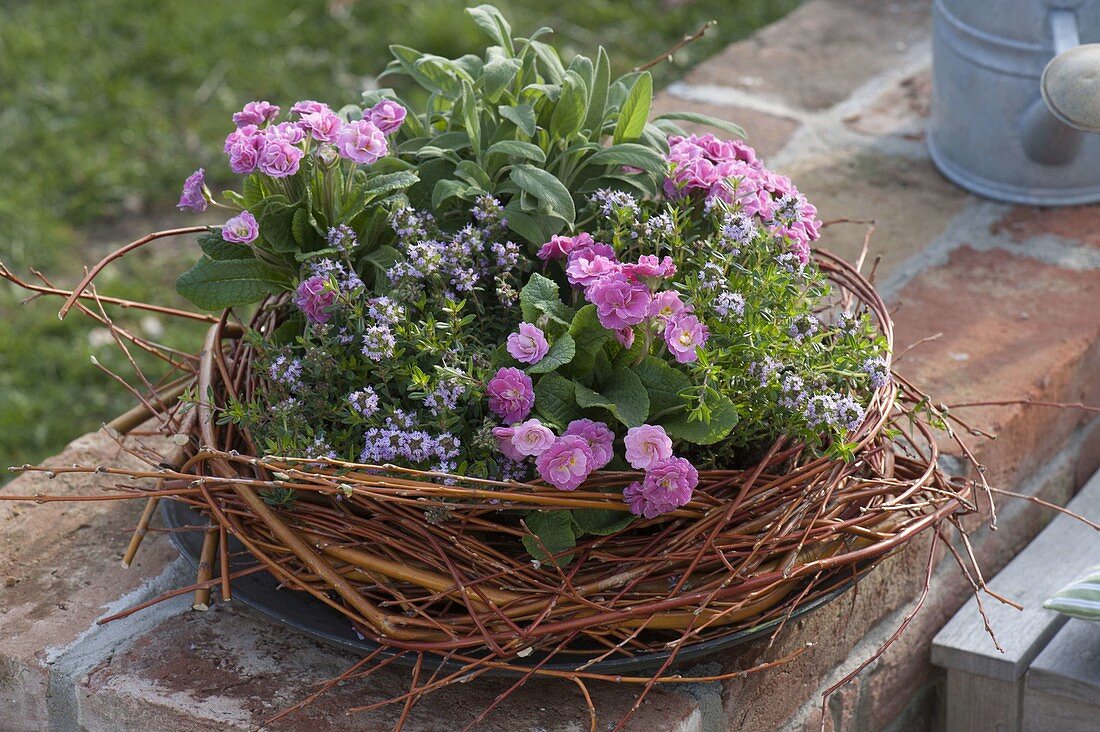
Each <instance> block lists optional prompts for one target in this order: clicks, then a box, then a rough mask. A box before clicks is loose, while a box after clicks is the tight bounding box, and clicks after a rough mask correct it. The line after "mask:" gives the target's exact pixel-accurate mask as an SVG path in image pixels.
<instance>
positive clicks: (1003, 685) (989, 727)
mask: <svg viewBox="0 0 1100 732" xmlns="http://www.w3.org/2000/svg"><path fill="white" fill-rule="evenodd" d="M1023 691H1024V689H1023V680H1022V679H1021V680H1019V681H1001V680H999V679H990V678H986V677H984V676H975V675H974V674H971V673H967V672H966V671H959V670H958V669H953V668H951V669H948V670H947V700H946V704H945V707H946V709H945V719H944V730H945V732H1020V704H1021V702H1022V699H1023Z"/></svg>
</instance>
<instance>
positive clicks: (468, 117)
mask: <svg viewBox="0 0 1100 732" xmlns="http://www.w3.org/2000/svg"><path fill="white" fill-rule="evenodd" d="M468 12H469V13H470V15H471V17H472V18H473V20H474V22H475V23H476V24H477V26H478V27H479V28H480V29H481V30H483V31H484V32H485V33H486V34H487V35H488V36H489V38H490V39H491V41H492V42H493V43H494V44H495V45H492V46H490V47H489V48H488V49H486V51H485V53H484V55H483V56H482V57H477V56H469V55H467V56H461V57H458V58H454V59H447V58H443V57H441V56H438V55H435V54H431V53H422V52H419V51H416V50H414V49H412V48H409V47H407V46H396V45H395V46H391V48H390V51H391V53H392V54H393V57H394V60H393V61H392V62H391V63H390V65H389V66H388V67H387V69H386V72H385V73H384V74H383V75H382V77H380V78H387V79H388V78H392V77H401V76H403V77H407V78H408V79H411V80H412V81H413V82H415V83H416V84H417V85H419V86H420V87H421V88H422V89H423V90H424V91H425V92H427V93H428V94H429V102H428V104H427V106H426V107H425V108H424V111H423V112H422V113H421V115H420V117H419V120H418V122H417V123H416V124H414V125H410V126H408V127H407V128H406V129H405V130H403V132H402V133H401V134H402V140H403V141H402V144H401V149H402V151H408V153H409V155H410V156H411V159H412V160H413V161H415V162H416V163H417V164H418V165H420V166H421V167H422V168H423V167H427V168H430V171H431V178H432V179H433V180H434V181H435V182H434V183H433V198H432V200H433V203H434V204H435V205H438V204H440V203H442V202H443V201H455V202H461V201H465V202H467V203H471V202H473V201H475V200H476V199H477V198H478V197H479V196H483V195H485V194H491V195H493V196H495V197H496V198H498V199H499V200H500V201H502V202H503V203H504V204H505V209H506V210H507V211H508V223H509V226H510V227H511V228H512V230H513V231H514V232H515V233H517V234H518V235H519V236H521V237H523V238H525V239H526V240H527V241H528V242H529V243H531V244H532V245H540V244H542V243H543V242H545V241H546V239H547V238H548V237H549V235H551V234H555V233H558V232H560V231H562V230H563V229H565V228H567V227H570V226H571V225H572V224H573V223H574V222H575V220H576V210H577V207H578V206H579V205H582V204H583V194H584V193H585V192H586V191H592V190H595V189H597V188H600V187H603V186H608V185H613V184H616V183H617V182H622V180H623V179H626V180H627V182H628V183H629V184H630V185H633V186H635V187H636V188H638V189H639V190H642V191H646V192H649V193H653V194H656V193H657V191H658V187H659V185H660V182H661V180H662V179H663V175H664V164H663V162H662V160H661V157H660V152H661V150H662V149H663V148H664V144H665V143H664V137H663V135H654V136H647V135H646V134H645V133H646V130H647V126H648V125H647V123H648V119H649V111H650V106H651V104H652V101H653V77H652V76H651V75H650V74H649V72H642V73H633V72H632V73H630V74H627V75H626V76H624V77H620V78H619V79H618V80H616V81H614V82H612V81H611V75H610V73H611V72H610V64H609V62H608V58H607V53H606V52H605V51H604V50H603V49H602V48H600V49H598V51H597V54H596V59H595V60H594V61H593V60H592V59H590V58H588V57H586V56H583V55H579V54H578V55H576V56H574V57H573V59H572V60H571V62H570V64H569V66H568V68H566V66H565V65H564V64H563V61H562V58H561V56H560V55H559V52H558V51H557V50H556V49H555V48H554V47H553V46H551V45H549V44H547V43H544V42H542V41H539V40H536V37H537V36H538V35H539V34H538V33H536V34H535V35H533V36H531V37H517V38H512V37H510V36H509V37H507V38H505V37H504V36H503V35H502V34H510V33H511V27H510V26H509V25H508V23H507V22H506V21H504V19H503V17H502V16H501V14H500V13H499V11H497V10H496V8H493V7H491V6H488V5H480V6H478V7H476V8H471V9H469V11H468ZM384 96H392V97H396V96H397V94H396V92H394V91H393V90H383V91H380V92H375V91H372V92H367V93H366V94H365V95H364V102H365V103H367V104H372V103H374V102H375V101H377V100H378V99H380V98H382V97H384ZM407 106H409V107H410V108H411V109H415V108H416V107H415V106H414V105H407ZM452 141H455V142H457V143H458V144H452ZM444 142H446V143H447V144H443V143H444ZM607 143H610V146H607ZM440 159H445V160H447V161H448V163H450V164H451V165H447V166H441V165H440V163H439V160H440ZM624 166H631V167H630V168H629V170H631V171H634V170H635V169H637V170H638V171H639V172H624ZM421 177H422V178H424V179H428V178H429V175H428V173H427V172H426V171H423V170H422V172H421Z"/></svg>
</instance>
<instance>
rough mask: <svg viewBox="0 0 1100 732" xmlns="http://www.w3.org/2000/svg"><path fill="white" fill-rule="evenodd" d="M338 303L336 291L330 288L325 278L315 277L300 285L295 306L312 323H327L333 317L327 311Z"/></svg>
mask: <svg viewBox="0 0 1100 732" xmlns="http://www.w3.org/2000/svg"><path fill="white" fill-rule="evenodd" d="M335 301H336V291H335V290H333V289H332V288H331V287H329V286H328V281H327V280H326V279H325V278H324V277H320V276H318V275H314V276H313V277H310V278H309V279H305V280H302V281H301V283H299V285H298V290H297V294H296V295H295V296H294V304H295V305H297V306H298V308H299V309H300V310H301V311H302V312H303V313H305V314H306V320H308V321H309V322H311V323H327V322H328V321H329V318H330V317H332V316H331V315H330V314H329V313H328V312H327V309H328V308H329V307H331V306H332V303H333V302H335Z"/></svg>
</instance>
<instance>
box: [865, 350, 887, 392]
mask: <svg viewBox="0 0 1100 732" xmlns="http://www.w3.org/2000/svg"><path fill="white" fill-rule="evenodd" d="M863 372H864V373H866V374H867V375H868V376H870V377H871V388H873V389H883V388H885V387H886V385H887V384H889V383H890V379H891V376H890V369H889V368H888V367H887V366H886V359H885V358H882V357H881V356H880V357H878V358H869V359H867V360H866V361H864V362H863Z"/></svg>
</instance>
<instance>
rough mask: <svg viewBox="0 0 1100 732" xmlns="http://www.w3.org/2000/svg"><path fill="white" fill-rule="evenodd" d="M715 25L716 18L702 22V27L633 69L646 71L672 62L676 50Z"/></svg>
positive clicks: (692, 41)
mask: <svg viewBox="0 0 1100 732" xmlns="http://www.w3.org/2000/svg"><path fill="white" fill-rule="evenodd" d="M716 25H718V21H717V20H708V21H707V22H706V23H704V24H703V27H702V28H700V29H699V30H697V31H695V32H694V33H692V34H691V35H690V36H684V37H683V38H681V39H680V40H679V41H678V42H677V43H676V44H675V45H674V46H673V47H672V48H670V49H668V50H667V51H665V52H664V53H662V54H661V55H660V56H657V57H655V58H654V59H652V60H651V61H647V62H646V63H644V64H642V65H641V66H635V67H634V70H635V71H646V70H648V69H652V68H653V67H654V66H657V65H658V64H662V63H664V62H665V61H668V62H669V63H672V56H673V54H675V53H676V52H677V51H679V50H680V49H682V48H683V47H684V46H688V45H690V44H692V43H695V42H696V41H698V40H699V39H700V38H702V37H703V36H705V35H706V34H707V31H708V30H710V29H711V28H713V27H714V26H716Z"/></svg>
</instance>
